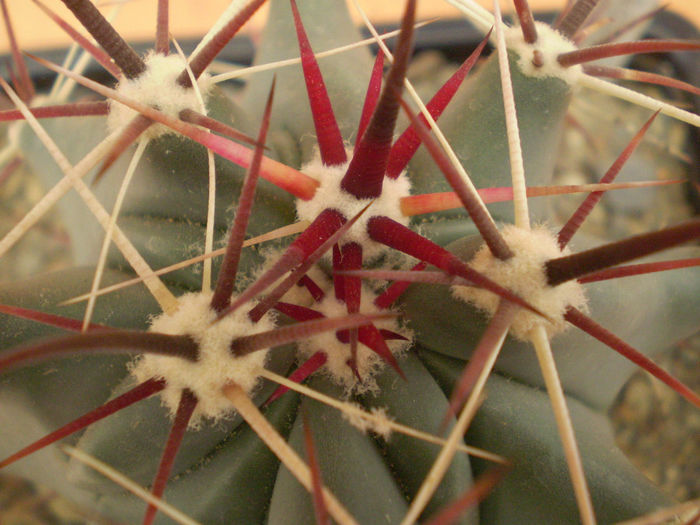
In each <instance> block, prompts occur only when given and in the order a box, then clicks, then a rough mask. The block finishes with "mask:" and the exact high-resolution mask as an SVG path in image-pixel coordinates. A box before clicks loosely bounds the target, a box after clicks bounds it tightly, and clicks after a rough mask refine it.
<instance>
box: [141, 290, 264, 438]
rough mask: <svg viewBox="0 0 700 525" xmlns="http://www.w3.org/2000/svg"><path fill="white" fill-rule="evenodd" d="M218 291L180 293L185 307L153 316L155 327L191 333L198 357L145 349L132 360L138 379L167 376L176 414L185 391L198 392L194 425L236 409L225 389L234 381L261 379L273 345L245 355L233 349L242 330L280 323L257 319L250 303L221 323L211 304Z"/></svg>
mask: <svg viewBox="0 0 700 525" xmlns="http://www.w3.org/2000/svg"><path fill="white" fill-rule="evenodd" d="M211 297H212V293H211V292H206V293H205V292H201V293H189V294H185V295H183V296H181V297H180V298H179V299H178V302H179V308H178V310H177V311H176V312H175V313H174V314H172V315H168V314H162V315H160V316H158V317H156V318H155V319H153V321H152V322H151V326H150V328H149V331H151V332H160V333H164V334H172V335H189V336H191V337H192V339H194V340H195V341H196V342H197V344H198V345H199V352H200V356H199V360H198V361H197V362H196V363H193V362H191V361H187V360H185V359H181V358H177V357H169V356H161V355H152V354H147V355H142V356H139V357H138V358H137V360H136V361H135V362H134V363H133V364H132V365H131V373H132V374H133V375H134V377H135V378H136V380H137V381H139V382H143V381H146V380H148V379H151V378H158V379H165V381H166V383H167V384H166V387H165V389H164V390H163V391H162V392H161V394H160V395H161V398H162V401H163V404H164V405H165V406H167V407H168V408H169V409H170V412H171V413H172V414H175V412H176V411H177V407H178V404H179V402H180V395H181V393H182V390H183V389H184V388H189V389H190V390H191V391H192V392H193V393H194V394H195V396H197V399H198V401H199V402H198V403H197V408H196V409H195V412H194V414H193V416H192V419H191V422H190V426H197V424H198V423H199V420H200V419H201V417H202V416H204V417H208V418H212V419H215V420H216V419H221V418H223V417H226V416H228V415H230V414H231V413H233V407H232V405H231V402H230V401H229V400H228V399H227V398H226V396H224V395H223V393H222V391H221V389H222V388H223V387H224V386H225V385H226V384H227V383H229V382H231V381H234V382H236V383H238V384H239V385H240V386H241V388H243V390H245V391H246V393H248V394H249V393H250V392H251V391H252V390H253V389H254V388H255V387H256V386H257V384H258V375H257V372H256V371H257V370H258V368H259V367H263V366H264V365H265V359H266V357H267V349H265V350H259V351H257V352H252V353H250V354H248V355H245V356H242V357H235V356H233V355H232V354H231V351H230V345H231V341H232V340H233V339H234V338H236V337H239V336H243V335H250V334H254V333H257V332H264V331H267V330H272V329H273V328H274V327H275V325H274V323H273V321H272V320H271V318H270V317H269V316H268V315H265V316H264V317H263V318H262V319H260V321H258V322H257V323H255V324H253V323H252V322H251V321H250V319H249V317H248V313H247V309H245V308H239V309H238V310H236V311H235V312H234V313H233V314H231V315H228V316H226V317H225V318H223V319H222V320H221V321H219V322H218V323H216V324H214V325H211V322H212V321H213V320H214V319H216V312H215V311H214V310H213V309H212V308H211V306H210V304H209V303H210V302H211Z"/></svg>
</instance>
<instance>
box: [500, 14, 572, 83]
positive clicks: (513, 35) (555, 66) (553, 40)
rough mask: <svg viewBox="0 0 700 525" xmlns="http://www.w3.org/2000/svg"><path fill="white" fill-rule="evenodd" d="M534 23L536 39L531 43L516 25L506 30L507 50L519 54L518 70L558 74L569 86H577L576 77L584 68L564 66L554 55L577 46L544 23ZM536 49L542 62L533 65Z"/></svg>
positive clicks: (551, 75) (549, 75)
mask: <svg viewBox="0 0 700 525" xmlns="http://www.w3.org/2000/svg"><path fill="white" fill-rule="evenodd" d="M535 25H536V26H537V42H534V43H532V44H528V43H527V42H525V40H523V34H522V31H521V29H520V27H519V26H514V27H510V28H508V29H507V30H506V33H505V37H506V44H507V46H508V49H509V50H511V51H514V52H515V53H517V55H518V56H519V57H520V58H519V60H518V67H519V68H520V71H522V72H523V74H525V75H528V76H531V77H557V78H560V79H562V80H563V81H564V82H566V83H567V84H569V85H571V86H574V85H576V83H577V82H578V78H579V77H580V76H581V75H582V74H583V68H582V67H581V66H580V65H576V66H570V67H563V66H561V65H560V64H559V62H557V56H559V55H560V54H562V53H568V52H569V51H574V50H575V49H577V48H576V46H575V45H574V43H573V42H571V41H570V40H568V39H567V38H566V37H564V35H562V34H561V33H559V32H558V31H556V30H554V29H552V28H551V27H549V26H548V25H547V24H545V23H542V22H535ZM535 50H538V51H539V52H540V53H541V56H542V61H543V65H542V66H541V67H536V66H535V65H534V64H533V63H532V57H533V53H534V51H535Z"/></svg>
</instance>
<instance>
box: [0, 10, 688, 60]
mask: <svg viewBox="0 0 700 525" xmlns="http://www.w3.org/2000/svg"><path fill="white" fill-rule="evenodd" d="M299 1H303V0H299ZM479 1H480V3H482V4H483V5H487V6H488V5H491V0H479ZM629 1H630V2H633V1H634V0H629ZM44 2H45V3H46V4H47V5H49V6H51V8H52V9H55V10H56V11H58V12H60V13H62V14H63V15H64V16H65V18H66V20H69V21H70V22H71V23H73V21H74V19H73V18H72V15H71V14H70V13H67V10H66V9H65V8H64V7H63V5H62V3H61V2H60V0H44ZM359 2H360V4H361V5H362V6H363V8H364V9H365V10H366V11H367V13H368V14H369V16H370V18H371V19H372V20H374V21H381V20H387V19H396V17H397V16H398V13H400V11H401V6H402V5H403V2H402V1H400V0H359ZM7 3H8V5H9V8H10V15H11V18H12V21H13V24H14V26H15V33H16V35H17V38H18V40H19V44H20V46H21V47H22V48H23V49H40V48H47V47H55V46H65V45H67V42H68V39H67V37H66V35H65V33H63V32H62V31H61V30H60V29H58V28H57V27H56V25H55V24H54V23H53V22H51V21H50V20H49V19H48V18H47V17H46V16H45V15H44V14H43V13H42V12H41V11H40V10H39V8H38V7H37V6H36V5H34V3H33V2H31V1H30V0H7ZM98 3H101V4H103V6H104V7H102V9H103V12H105V13H107V12H109V10H110V7H109V4H115V3H116V2H114V1H112V2H104V1H103V2H98ZM229 3H230V0H170V5H171V32H172V33H173V34H174V35H175V37H176V38H186V37H193V36H197V35H202V34H203V33H204V32H205V31H206V29H207V28H208V27H209V26H210V25H211V24H212V23H213V21H214V20H216V17H217V15H218V14H219V13H221V12H222V11H223V10H224V9H225V7H226V6H227V5H228V4H229ZM530 3H531V5H532V6H533V9H557V8H558V7H560V6H561V5H563V4H564V0H530ZM156 4H157V2H156V0H131V1H129V2H126V5H124V6H123V7H122V12H121V13H120V15H119V17H118V18H117V20H116V22H115V25H116V27H117V29H118V30H119V32H120V33H121V34H122V35H124V36H125V37H126V38H127V39H128V40H132V39H139V40H143V39H147V38H149V37H150V36H151V35H153V34H154V32H155V29H154V27H155V22H154V20H155V12H156ZM501 4H502V5H503V6H506V5H510V4H511V2H509V1H508V2H506V1H505V0H504V1H502V2H501ZM668 4H669V9H672V10H674V11H677V12H680V13H682V14H683V15H684V16H686V17H687V18H690V19H693V20H694V21H695V24H696V25H699V26H700V0H671V1H670V2H668ZM418 9H419V13H418V14H419V18H427V17H431V16H450V15H451V16H458V14H457V12H456V11H455V9H454V8H452V7H450V6H448V5H446V4H445V3H444V2H442V1H440V0H422V1H419V2H418ZM262 20H263V18H262V16H258V17H257V23H258V26H259V24H260V23H261V22H262ZM7 48H8V43H7V37H6V33H5V31H4V30H0V51H2V50H6V49H7Z"/></svg>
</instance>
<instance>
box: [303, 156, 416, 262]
mask: <svg viewBox="0 0 700 525" xmlns="http://www.w3.org/2000/svg"><path fill="white" fill-rule="evenodd" d="M351 154H352V151H350V152H349V155H351ZM349 164H350V161H348V162H347V163H345V164H342V165H340V166H330V167H329V166H324V165H323V163H322V162H321V157H320V155H319V154H318V153H317V154H316V155H315V156H314V158H313V160H311V161H310V162H309V163H308V164H305V165H304V166H302V169H301V171H303V172H304V173H306V174H307V175H309V176H310V177H313V178H314V179H316V180H317V181H319V183H320V186H319V187H318V188H317V189H316V194H315V195H314V196H313V198H311V199H310V200H308V201H305V200H302V199H297V216H298V217H299V220H307V221H313V220H314V219H315V218H316V217H318V216H319V214H320V213H321V212H322V211H323V210H325V209H328V208H331V209H334V210H337V211H339V212H340V213H341V214H342V215H343V216H344V217H345V218H346V219H351V218H353V217H354V216H355V215H357V213H358V212H359V211H360V210H362V208H364V207H365V206H367V204H368V203H370V202H372V200H373V199H358V198H357V197H355V196H354V195H351V194H350V193H347V192H346V191H345V190H343V189H342V188H341V187H340V182H341V180H342V179H343V177H344V176H345V172H346V171H347V169H348V165H349ZM410 190H411V183H410V181H409V180H408V177H407V176H406V174H405V172H404V173H402V174H401V175H399V176H398V177H397V178H396V179H390V178H388V177H384V182H383V185H382V194H381V195H380V196H379V197H378V198H377V199H374V202H373V204H372V205H371V206H370V207H369V209H368V210H367V211H366V212H365V213H364V214H363V215H362V216H361V217H360V218H359V219H358V220H357V222H356V223H355V224H354V225H353V226H352V228H350V230H349V231H348V232H347V233H346V234H345V236H344V237H343V242H344V243H345V242H357V243H358V244H360V245H361V246H362V257H363V259H364V260H365V261H371V260H373V259H377V258H379V257H380V256H382V255H383V254H384V253H386V252H387V247H386V246H384V245H383V244H380V243H378V242H375V241H373V240H372V239H370V238H369V235H367V222H368V221H369V220H370V219H371V218H372V217H376V216H385V217H389V218H390V219H393V220H395V221H396V222H399V223H401V224H403V225H404V226H407V225H408V221H409V218H408V217H406V216H405V215H404V214H403V213H401V198H402V197H406V196H408V195H409V194H410Z"/></svg>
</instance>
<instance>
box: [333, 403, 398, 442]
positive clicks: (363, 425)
mask: <svg viewBox="0 0 700 525" xmlns="http://www.w3.org/2000/svg"><path fill="white" fill-rule="evenodd" d="M350 404H351V405H353V406H355V407H356V408H357V409H359V410H361V411H363V412H364V409H363V408H362V407H361V406H360V405H358V404H357V403H350ZM342 414H343V419H345V420H346V421H347V422H348V423H350V424H351V425H352V426H353V427H355V428H356V429H358V430H359V431H360V432H362V433H363V434H366V433H367V432H368V431H369V432H374V433H375V434H377V435H378V436H381V437H382V438H384V441H388V440H389V438H390V437H391V423H392V422H393V418H391V417H389V416H388V415H387V413H386V408H384V407H381V408H380V407H374V408H372V409H371V410H370V414H372V416H373V417H372V418H371V419H370V418H367V417H362V416H361V415H360V414H359V413H357V412H350V411H343V412H342Z"/></svg>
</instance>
